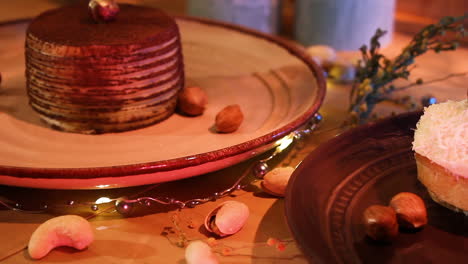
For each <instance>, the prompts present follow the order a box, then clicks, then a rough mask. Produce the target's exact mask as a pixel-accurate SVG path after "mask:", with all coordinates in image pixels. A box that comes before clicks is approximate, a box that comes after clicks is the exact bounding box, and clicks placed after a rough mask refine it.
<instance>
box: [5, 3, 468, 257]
mask: <svg viewBox="0 0 468 264" xmlns="http://www.w3.org/2000/svg"><path fill="white" fill-rule="evenodd" d="M6 2H7V1H2V2H0V21H6V20H11V19H17V18H24V17H32V16H34V15H36V14H37V13H39V12H41V11H43V10H45V9H48V8H51V7H53V6H57V5H59V4H63V3H65V2H67V1H58V0H57V1H52V0H50V1H44V0H42V1H33V0H16V1H15V2H14V3H15V4H13V3H11V2H10V1H8V2H9V3H6ZM133 2H140V3H143V4H148V3H150V1H133ZM151 5H157V6H160V7H162V8H164V9H166V10H168V11H169V12H171V13H175V14H177V13H179V14H180V13H183V12H184V4H183V1H174V2H173V1H171V0H165V1H153V2H151ZM408 41H409V38H408V36H405V35H401V34H398V33H397V34H395V39H394V41H393V43H392V44H391V45H390V46H389V47H386V48H385V52H386V53H387V54H396V53H397V52H398V51H399V50H400V48H401V47H402V46H403V45H404V44H405V43H407V42H408ZM343 56H347V57H355V56H357V54H356V53H352V52H348V53H345V54H343ZM466 58H468V50H467V49H460V50H458V51H456V52H447V53H442V54H432V53H431V54H427V55H424V56H423V57H421V58H420V59H418V60H417V65H418V67H417V68H416V69H415V71H414V76H415V78H416V76H417V77H422V78H423V79H427V80H430V79H434V78H437V77H440V76H445V75H447V74H450V73H458V72H466V71H468V60H466ZM4 67H7V65H0V72H1V71H2V68H4ZM467 84H468V77H466V76H465V77H458V78H451V79H449V80H447V81H444V82H439V83H434V84H431V85H423V86H421V87H417V88H414V89H412V90H409V91H407V92H405V93H407V94H410V95H413V96H415V97H416V98H420V97H421V96H423V95H426V94H433V95H435V96H436V97H437V98H438V99H439V101H444V100H448V99H452V100H460V99H463V98H465V97H466V90H467V88H468V85H467ZM349 89H350V86H349V85H337V84H333V83H329V86H328V90H327V96H326V99H325V101H324V104H323V106H322V108H321V111H320V112H321V113H322V115H323V116H324V122H323V124H322V126H321V128H320V130H319V131H318V132H316V133H314V134H313V135H311V136H309V137H307V138H305V139H303V141H302V142H299V143H297V144H294V145H293V147H292V148H290V149H289V150H288V151H285V152H284V153H283V154H281V155H280V156H278V157H276V158H275V159H274V160H273V161H272V163H271V165H272V166H284V165H288V166H296V165H297V164H299V163H300V161H301V160H302V159H303V158H304V157H305V156H306V155H307V154H308V153H310V152H311V151H312V150H313V149H314V148H315V147H316V146H317V145H319V144H320V143H322V142H324V141H326V140H327V139H330V138H331V137H333V136H335V135H336V134H337V132H338V131H337V130H333V128H335V127H338V126H339V125H340V124H341V123H342V121H343V120H344V118H345V116H346V106H347V104H348V101H347V98H348V97H347V96H348V92H349ZM0 97H1V94H0ZM390 109H391V110H394V109H395V108H393V107H391V106H389V105H386V106H384V107H380V109H379V112H380V113H381V114H388V113H389V111H391V110H390ZM265 155H268V153H267V154H265ZM265 155H264V156H263V157H265ZM259 158H262V157H258V158H256V159H253V160H248V161H246V162H243V163H242V164H239V165H236V166H233V167H231V168H228V169H224V170H222V171H218V172H213V173H209V174H206V175H202V176H198V177H194V178H190V179H186V180H182V181H178V182H173V183H169V184H167V185H166V186H165V188H164V192H166V193H170V194H173V195H175V196H178V197H181V199H182V198H185V199H187V198H190V197H193V196H203V195H204V194H206V193H210V192H213V190H220V189H224V188H226V187H227V186H229V185H230V184H232V182H233V181H235V179H236V178H237V177H239V175H241V174H242V173H245V172H246V171H247V170H248V168H249V166H250V165H251V164H252V163H253V162H256V161H257V160H258V159H259ZM252 179H253V178H252ZM193 186H203V188H194V187H193ZM141 190H142V188H126V189H119V190H108V191H44V190H29V189H23V188H14V187H8V186H0V199H2V198H5V197H8V198H9V199H17V200H25V199H44V200H48V201H51V202H56V203H59V202H60V203H63V202H64V201H67V200H68V199H75V200H77V201H80V200H82V201H94V200H95V199H96V198H98V197H102V196H106V197H121V196H124V195H131V194H135V193H137V192H138V191H141ZM158 192H159V191H158V190H155V191H153V192H152V191H150V192H149V194H154V195H155V194H157V193H158ZM226 200H236V201H241V202H244V203H246V204H247V205H248V206H249V208H250V213H251V215H250V217H249V219H248V222H247V224H246V226H245V227H244V228H243V229H242V230H241V231H240V232H239V233H237V234H235V235H233V236H230V237H226V238H223V239H221V240H219V242H220V243H222V245H224V246H227V247H232V248H234V249H235V251H234V253H233V254H231V255H229V256H219V259H220V262H221V263H307V260H306V259H305V257H304V255H303V254H302V252H301V251H300V249H299V245H297V244H296V243H295V242H294V241H293V237H292V235H291V233H290V231H289V229H288V226H287V223H286V220H285V216H284V208H283V207H284V201H283V199H278V198H275V197H272V196H268V195H266V194H264V193H263V192H262V191H261V190H260V189H259V188H258V186H256V185H252V186H249V187H248V188H246V189H245V190H240V191H236V192H235V193H234V195H233V197H226V198H223V199H220V200H217V201H214V202H209V203H206V204H203V205H200V206H197V207H196V208H193V209H183V210H181V211H178V210H176V209H175V208H170V207H164V206H153V207H151V208H150V209H149V210H148V209H145V210H137V212H136V214H135V215H133V216H131V217H122V216H121V215H120V214H118V213H100V212H101V211H103V210H105V209H106V207H102V208H100V210H98V211H97V212H93V211H91V210H90V208H89V206H83V207H79V208H76V209H73V210H67V209H60V210H58V209H57V210H52V211H50V212H48V213H47V214H45V213H42V214H27V213H22V212H15V211H11V210H6V209H3V210H1V209H0V234H2V235H1V236H0V262H1V263H15V264H16V263H33V262H34V261H33V260H31V259H30V258H29V256H28V254H27V251H26V250H24V248H25V247H26V245H27V243H28V240H29V238H30V235H31V233H32V232H33V231H34V230H35V228H37V226H38V225H39V224H40V223H42V222H44V221H45V220H47V219H49V218H51V217H53V216H56V215H59V214H65V213H78V214H81V215H84V216H91V217H92V218H91V219H90V222H91V224H92V226H93V228H95V237H96V238H95V242H94V243H93V244H92V245H91V246H90V247H89V248H88V249H87V250H84V251H80V252H77V251H74V250H69V249H65V248H63V249H59V250H54V251H53V252H51V253H50V254H49V255H48V256H47V257H45V258H44V259H42V260H41V261H40V262H41V263H86V264H88V263H179V264H182V263H185V261H184V248H181V247H178V246H177V244H176V242H177V241H179V240H180V238H181V236H185V237H186V238H187V239H189V240H195V239H202V240H206V239H208V238H209V237H210V235H209V234H207V233H206V232H205V231H204V230H203V228H202V227H201V225H202V222H203V220H204V218H205V216H206V215H207V213H208V212H210V211H211V210H212V209H213V208H215V207H216V205H218V204H220V203H222V202H224V201H226ZM109 206H110V205H109ZM167 230H174V231H175V232H174V233H171V232H168V234H167V235H165V234H164V232H165V231H167ZM270 237H273V238H277V239H281V240H284V241H288V242H287V243H286V248H285V250H284V251H280V250H277V249H275V248H274V247H269V246H267V245H265V242H266V241H267V239H268V238H270Z"/></svg>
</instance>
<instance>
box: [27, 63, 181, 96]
mask: <svg viewBox="0 0 468 264" xmlns="http://www.w3.org/2000/svg"><path fill="white" fill-rule="evenodd" d="M181 61H182V60H181V59H180V58H174V59H173V60H172V61H168V62H165V63H164V64H162V65H157V66H153V67H148V68H147V67H145V68H142V69H140V70H139V71H134V70H130V71H128V72H127V71H125V70H123V71H120V74H115V73H109V72H108V71H99V70H96V71H95V72H92V71H86V72H82V71H81V70H79V69H76V70H71V71H67V74H65V73H64V71H63V70H56V71H55V72H54V69H50V68H49V69H47V68H46V67H35V65H32V64H30V63H29V62H27V63H26V65H27V66H28V67H27V69H26V74H27V75H29V76H32V78H33V79H35V80H37V82H38V83H39V82H42V83H47V84H49V86H55V87H64V89H67V87H70V88H91V89H92V87H93V86H98V87H100V88H102V89H109V88H108V87H115V86H116V85H121V86H125V85H126V86H127V87H128V86H133V85H134V84H135V83H137V82H139V83H142V84H143V83H148V82H151V83H154V82H158V81H161V80H164V79H167V78H168V77H167V76H170V75H172V73H174V72H176V71H178V70H179V69H180V68H181V66H182V65H181ZM121 68H125V67H121ZM142 84H140V85H134V86H144V85H142ZM106 87H107V88H106ZM110 90H113V89H112V88H110Z"/></svg>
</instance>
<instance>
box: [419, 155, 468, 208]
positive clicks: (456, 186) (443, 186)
mask: <svg viewBox="0 0 468 264" xmlns="http://www.w3.org/2000/svg"><path fill="white" fill-rule="evenodd" d="M415 158H416V164H417V167H418V179H419V181H421V183H422V184H424V186H426V188H427V189H428V191H429V192H430V193H431V196H432V198H434V201H436V202H438V203H439V204H441V205H443V206H445V207H448V208H449V209H452V210H455V211H463V212H468V199H467V197H468V179H467V178H464V177H460V176H457V175H455V174H453V173H451V172H450V171H449V170H447V169H446V168H444V167H442V166H440V165H439V164H437V163H435V162H433V161H431V160H430V159H428V158H427V157H424V156H422V155H419V154H415Z"/></svg>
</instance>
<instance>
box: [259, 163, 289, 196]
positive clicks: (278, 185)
mask: <svg viewBox="0 0 468 264" xmlns="http://www.w3.org/2000/svg"><path fill="white" fill-rule="evenodd" d="M293 172H294V168H292V167H281V168H274V169H273V170H271V171H270V172H268V173H267V174H265V177H263V181H262V185H261V186H262V189H263V190H264V191H265V192H266V193H269V194H271V195H275V196H279V197H284V195H285V192H286V186H287V185H288V181H289V178H291V174H292V173H293Z"/></svg>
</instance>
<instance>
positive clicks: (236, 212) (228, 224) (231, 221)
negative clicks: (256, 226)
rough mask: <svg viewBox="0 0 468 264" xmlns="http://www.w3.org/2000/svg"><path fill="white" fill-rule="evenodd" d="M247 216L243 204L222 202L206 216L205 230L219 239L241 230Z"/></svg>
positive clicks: (246, 209) (247, 209)
mask: <svg viewBox="0 0 468 264" xmlns="http://www.w3.org/2000/svg"><path fill="white" fill-rule="evenodd" d="M249 214H250V213H249V208H248V207H247V205H245V204H244V203H241V202H236V201H228V202H224V203H222V204H220V205H219V206H218V207H216V208H215V209H214V210H213V211H211V212H210V213H209V214H208V215H207V216H206V218H205V228H206V230H208V231H210V232H212V233H214V234H216V235H218V236H221V237H223V236H228V235H232V234H235V233H237V232H239V230H241V228H242V227H243V226H244V225H245V223H246V222H247V218H248V217H249Z"/></svg>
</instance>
